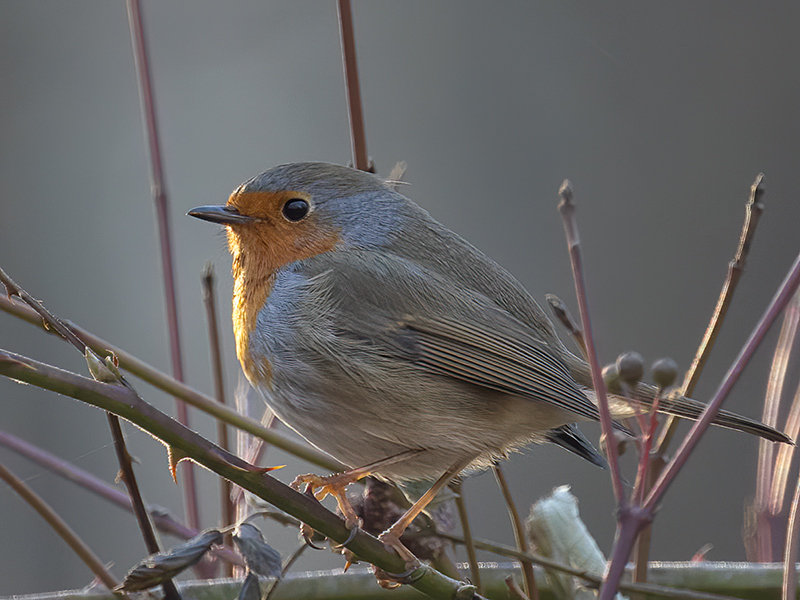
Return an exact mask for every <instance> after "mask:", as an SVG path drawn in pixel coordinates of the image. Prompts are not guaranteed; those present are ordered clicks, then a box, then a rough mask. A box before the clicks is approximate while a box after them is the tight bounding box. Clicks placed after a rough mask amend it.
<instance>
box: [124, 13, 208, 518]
mask: <svg viewBox="0 0 800 600" xmlns="http://www.w3.org/2000/svg"><path fill="white" fill-rule="evenodd" d="M127 6H128V24H129V26H130V31H131V44H132V45H133V56H134V63H135V65H136V74H137V76H138V83H139V97H140V100H141V103H142V117H143V120H144V128H145V137H146V138H147V148H148V155H149V157H150V177H151V184H152V191H153V200H154V201H155V207H156V217H157V218H156V222H157V223H158V239H159V246H160V248H161V268H162V272H163V276H164V294H165V299H166V307H167V327H168V329H169V348H170V359H171V362H172V374H173V375H174V376H175V379H177V380H178V381H183V358H182V356H181V342H180V333H179V329H178V301H177V294H176V289H175V271H174V267H173V259H172V243H171V236H170V226H169V210H168V199H167V190H166V185H165V183H164V168H163V159H162V157H161V144H160V141H159V134H158V122H157V119H156V109H155V101H154V99H153V85H152V78H151V76H150V61H149V59H148V53H147V42H146V40H145V35H144V24H143V22H142V12H141V6H140V3H139V0H127ZM175 406H176V411H177V415H178V420H179V421H180V422H181V423H182V424H184V425H188V424H189V412H188V409H187V407H186V404H185V403H184V402H183V401H181V400H178V399H177V398H176V399H175ZM181 477H182V479H183V484H184V485H183V491H184V504H185V506H186V521H187V523H188V525H189V526H190V527H192V528H194V529H199V527H200V509H199V506H198V502H197V484H196V482H195V471H194V466H193V465H192V464H190V463H189V464H186V465H184V467H183V469H182V470H181Z"/></svg>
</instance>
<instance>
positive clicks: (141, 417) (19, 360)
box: [0, 351, 474, 599]
mask: <svg viewBox="0 0 800 600" xmlns="http://www.w3.org/2000/svg"><path fill="white" fill-rule="evenodd" d="M0 375H5V376H6V377H10V378H11V379H15V380H17V381H21V382H25V383H29V384H32V385H36V386H38V387H41V388H44V389H49V390H51V391H54V392H57V393H60V394H64V395H67V396H71V397H73V398H76V399H78V400H81V401H83V402H86V403H87V404H91V405H93V406H97V407H99V408H102V409H103V410H107V411H109V412H113V413H114V414H116V415H118V416H120V417H121V418H123V419H126V420H128V421H130V422H131V423H133V424H135V425H137V426H138V427H140V428H141V429H143V430H145V431H147V432H148V433H150V434H151V435H153V436H154V437H156V438H158V439H159V440H161V441H162V442H164V443H165V444H167V445H168V446H169V447H170V448H172V449H173V450H174V451H175V452H179V453H181V454H182V455H184V456H187V457H190V458H191V459H192V460H194V461H195V462H197V463H198V464H200V465H202V466H204V467H206V468H207V469H209V470H211V471H213V472H214V473H217V474H218V475H220V476H221V477H225V478H227V479H230V480H231V481H233V482H234V483H236V484H237V485H240V486H242V487H243V488H245V489H247V490H249V491H251V492H252V493H254V494H255V495H257V496H259V497H260V498H263V499H264V500H266V501H267V502H269V503H270V504H273V505H274V506H276V507H277V508H279V509H281V510H284V511H285V512H287V513H289V514H291V515H293V516H295V517H297V518H298V519H300V520H302V521H303V522H305V523H307V524H308V525H309V526H310V527H311V528H313V529H315V530H317V531H319V532H320V533H322V534H323V535H325V536H327V537H329V538H330V539H332V540H333V541H334V542H337V543H340V544H341V543H344V542H346V541H347V540H348V539H350V537H351V531H350V529H349V528H348V527H347V526H346V525H345V523H344V520H343V519H341V518H340V517H338V516H336V515H335V514H333V513H332V512H330V511H329V510H328V509H326V508H325V507H324V506H322V505H321V504H320V503H319V502H317V501H316V500H315V499H313V498H310V497H308V496H306V495H304V494H301V493H299V492H296V491H295V490H293V489H292V488H290V487H289V486H287V485H284V484H283V483H281V482H279V481H278V480H277V479H275V478H273V477H270V476H269V475H267V474H266V473H264V472H263V470H262V469H259V468H258V467H255V466H253V465H250V464H249V463H247V462H245V461H243V460H242V459H240V458H238V457H237V456H235V455H233V454H231V453H229V452H227V451H225V450H223V449H222V448H220V447H219V446H217V445H216V444H214V443H212V442H210V441H208V440H206V439H205V438H203V437H202V436H200V435H198V434H197V433H195V432H194V431H192V430H191V429H188V428H187V427H185V426H183V425H181V424H180V423H179V422H177V421H176V420H174V419H172V418H171V417H169V416H167V415H165V414H164V413H162V412H161V411H159V410H157V409H155V408H154V407H153V406H151V405H150V404H148V403H146V402H145V401H144V400H142V399H141V398H140V397H139V396H138V395H137V394H136V392H135V391H133V390H132V389H131V388H129V387H125V386H121V385H113V384H108V383H101V382H99V381H95V380H93V379H89V378H87V377H82V376H80V375H77V374H75V373H70V372H67V371H63V370H61V369H57V368H55V367H52V366H50V365H46V364H43V363H40V362H38V361H35V360H33V359H30V358H27V357H24V356H20V355H18V354H14V353H11V352H7V351H0ZM347 548H348V549H350V550H351V551H353V552H354V553H355V554H356V555H357V556H358V557H359V558H360V559H362V560H365V561H367V562H370V563H372V564H374V565H376V566H378V567H379V568H381V569H383V570H384V571H387V572H389V573H402V572H403V571H404V570H405V569H406V568H407V567H406V566H405V561H404V560H403V559H402V558H401V557H400V556H398V555H397V554H396V553H394V552H390V551H389V550H387V549H386V548H385V547H384V545H383V544H382V543H381V542H380V541H379V540H378V539H377V538H375V537H373V536H371V535H369V534H368V533H366V532H364V531H363V530H359V531H357V532H356V534H355V535H354V536H353V537H352V540H351V541H350V542H349V543H348V544H347ZM409 583H410V585H412V586H414V587H415V588H416V589H418V590H420V591H421V592H423V593H427V594H428V595H430V596H432V597H434V598H448V599H450V598H453V597H456V595H458V596H457V597H459V598H460V597H470V595H471V590H472V589H474V588H471V587H470V586H468V585H466V584H464V583H462V582H459V581H456V580H453V579H450V578H449V577H445V576H444V575H442V574H441V573H439V572H438V571H436V570H434V569H432V568H431V567H429V566H427V565H421V566H420V567H418V568H417V569H416V570H415V571H414V572H413V573H412V574H411V575H410V577H409Z"/></svg>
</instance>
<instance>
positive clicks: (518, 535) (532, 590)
mask: <svg viewBox="0 0 800 600" xmlns="http://www.w3.org/2000/svg"><path fill="white" fill-rule="evenodd" d="M492 471H494V478H495V479H496V480H497V486H498V487H499V488H500V491H501V492H502V494H503V499H504V500H505V502H506V508H507V509H508V516H509V518H510V519H511V528H512V529H513V530H514V541H515V542H516V543H517V548H519V550H520V552H528V550H530V546H529V545H528V539H527V537H526V536H525V528H524V527H523V525H522V519H520V517H519V511H518V510H517V505H516V504H515V503H514V498H513V497H512V496H511V489H510V488H509V487H508V481H506V476H505V473H503V469H502V467H500V465H499V464H497V463H495V464H494V465H492ZM519 564H520V567H521V569H522V578H523V583H524V584H525V594H524V595H525V596H526V597H527V598H529V600H538V599H539V590H538V588H537V587H536V578H535V577H534V575H533V563H532V562H530V561H528V560H520V563H519Z"/></svg>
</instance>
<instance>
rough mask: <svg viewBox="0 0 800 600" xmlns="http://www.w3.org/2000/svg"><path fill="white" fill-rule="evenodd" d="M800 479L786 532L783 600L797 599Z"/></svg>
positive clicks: (799, 542) (799, 479) (799, 541)
mask: <svg viewBox="0 0 800 600" xmlns="http://www.w3.org/2000/svg"><path fill="white" fill-rule="evenodd" d="M799 512H800V478H798V480H797V487H796V488H795V491H794V499H793V500H792V511H791V513H790V514H789V525H788V530H787V532H786V550H785V551H784V555H783V589H782V591H783V594H782V596H781V598H782V599H783V600H794V599H795V598H797V555H798V548H797V547H798V544H800V515H799V514H798V513H799Z"/></svg>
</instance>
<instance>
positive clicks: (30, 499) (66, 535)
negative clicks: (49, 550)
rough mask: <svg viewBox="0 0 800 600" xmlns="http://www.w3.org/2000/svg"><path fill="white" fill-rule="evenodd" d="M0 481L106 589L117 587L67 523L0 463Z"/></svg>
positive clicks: (104, 567) (103, 566) (93, 554)
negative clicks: (68, 548) (46, 524)
mask: <svg viewBox="0 0 800 600" xmlns="http://www.w3.org/2000/svg"><path fill="white" fill-rule="evenodd" d="M0 479H2V480H3V481H5V482H6V483H7V484H8V485H10V486H11V488H12V489H13V490H14V491H15V492H16V493H17V494H19V495H20V496H21V497H22V499H23V500H25V502H27V503H28V505H29V506H31V507H32V508H33V509H34V510H35V511H36V512H38V513H39V514H40V515H41V516H42V518H43V519H44V520H45V521H47V523H48V525H50V527H52V528H53V530H54V531H55V532H56V533H57V534H58V535H59V536H61V539H63V540H64V541H65V542H66V543H67V545H69V547H70V548H72V550H73V552H75V554H76V555H77V556H78V557H79V558H80V559H81V560H82V561H83V562H84V564H86V566H87V567H89V569H90V570H91V571H92V573H94V574H95V576H96V577H97V578H98V579H99V580H100V581H102V582H103V585H105V586H106V587H107V588H108V589H110V590H113V589H114V588H115V587H117V585H118V583H119V582H118V581H117V580H116V579H114V576H113V575H111V573H109V572H108V570H107V569H106V566H105V565H104V564H103V561H101V560H100V559H99V558H98V557H97V555H96V554H95V553H94V552H92V549H91V548H89V546H87V545H86V543H85V542H84V541H83V540H82V539H81V538H80V537H78V534H77V533H75V531H73V529H72V528H71V527H70V526H69V525H67V523H66V522H65V521H64V520H63V519H62V518H61V517H60V516H59V515H58V513H56V511H54V510H53V509H52V508H51V507H50V505H48V504H47V502H45V501H44V500H43V499H42V498H41V497H40V496H39V495H38V494H37V493H36V492H34V491H33V490H32V489H31V488H30V487H28V486H27V485H26V484H25V483H24V482H23V481H22V480H21V479H20V478H19V477H17V476H16V475H14V474H13V473H12V472H11V471H9V470H8V469H7V468H6V467H5V466H4V465H3V464H2V463H0Z"/></svg>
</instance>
